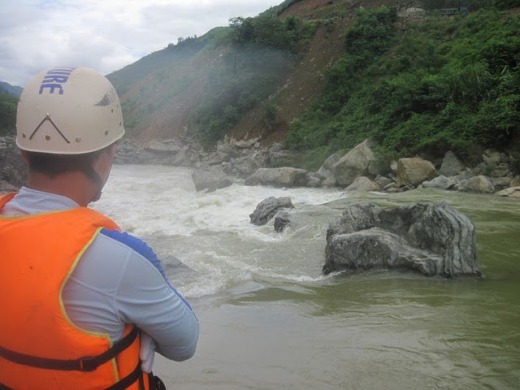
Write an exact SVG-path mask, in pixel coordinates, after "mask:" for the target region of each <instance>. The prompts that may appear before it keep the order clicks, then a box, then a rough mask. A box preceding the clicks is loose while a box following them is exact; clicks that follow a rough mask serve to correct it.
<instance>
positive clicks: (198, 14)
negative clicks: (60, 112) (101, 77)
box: [0, 0, 283, 87]
mask: <svg viewBox="0 0 520 390" xmlns="http://www.w3.org/2000/svg"><path fill="white" fill-rule="evenodd" d="M282 2H283V0H0V81H5V82H8V83H9V84H11V85H16V86H21V87H23V86H24V85H25V83H26V82H27V81H29V79H30V78H31V77H32V76H33V75H35V74H37V73H39V72H40V71H41V70H42V69H45V68H48V67H51V66H61V65H76V66H88V67H90V68H93V69H95V70H97V71H98V72H101V73H102V74H105V75H106V74H109V73H111V72H113V71H116V70H118V69H121V68H123V67H124V66H126V65H129V64H131V63H133V62H135V61H137V60H139V59H140V58H142V57H144V56H146V55H148V54H150V53H153V52H154V51H158V50H161V49H164V48H165V47H166V46H168V44H170V43H174V44H176V43H177V40H178V38H181V37H182V38H186V37H192V36H195V35H196V36H202V35H204V34H205V33H207V32H208V31H209V30H211V29H212V28H214V27H218V26H228V25H229V19H230V18H233V17H237V16H241V17H249V16H256V15H258V14H259V13H261V12H263V11H265V10H267V9H268V8H270V7H272V6H275V5H279V4H281V3H282Z"/></svg>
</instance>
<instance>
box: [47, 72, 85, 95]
mask: <svg viewBox="0 0 520 390" xmlns="http://www.w3.org/2000/svg"><path fill="white" fill-rule="evenodd" d="M74 69H76V68H75V67H72V66H65V67H60V68H53V69H51V70H49V71H48V72H47V73H46V74H45V76H44V77H43V81H42V84H41V85H40V93H39V94H40V95H42V94H43V93H45V92H46V93H48V94H51V95H52V94H54V93H55V92H56V91H58V93H59V94H60V95H63V84H65V83H66V82H67V81H68V80H69V77H70V75H71V73H72V72H73V71H74Z"/></svg>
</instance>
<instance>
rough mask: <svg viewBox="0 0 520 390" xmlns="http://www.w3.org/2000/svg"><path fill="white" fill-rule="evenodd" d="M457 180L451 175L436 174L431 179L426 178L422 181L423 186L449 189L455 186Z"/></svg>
mask: <svg viewBox="0 0 520 390" xmlns="http://www.w3.org/2000/svg"><path fill="white" fill-rule="evenodd" d="M456 184H457V182H456V181H455V179H453V178H452V177H446V176H444V175H441V176H437V177H435V178H433V179H432V180H426V181H423V182H422V186H423V187H424V188H439V189H441V190H451V189H453V188H454V187H455V186H456Z"/></svg>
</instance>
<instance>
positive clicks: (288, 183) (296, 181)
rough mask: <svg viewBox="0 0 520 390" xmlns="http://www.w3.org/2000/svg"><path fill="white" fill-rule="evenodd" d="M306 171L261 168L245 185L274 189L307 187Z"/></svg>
mask: <svg viewBox="0 0 520 390" xmlns="http://www.w3.org/2000/svg"><path fill="white" fill-rule="evenodd" d="M307 173H308V172H307V171H306V170H305V169H298V168H291V167H282V168H260V169H258V170H257V171H256V172H255V173H253V174H252V175H251V176H249V177H248V178H247V179H246V180H245V181H244V184H245V185H248V186H256V185H270V186H274V187H298V186H306V185H307Z"/></svg>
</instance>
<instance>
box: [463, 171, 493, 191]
mask: <svg viewBox="0 0 520 390" xmlns="http://www.w3.org/2000/svg"><path fill="white" fill-rule="evenodd" d="M457 190H458V191H462V192H477V193H482V194H492V193H493V192H495V185H494V184H493V182H492V181H491V180H490V179H489V177H487V176H484V175H478V176H473V177H470V178H469V179H467V180H462V181H461V182H460V183H459V184H458V185H457Z"/></svg>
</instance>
